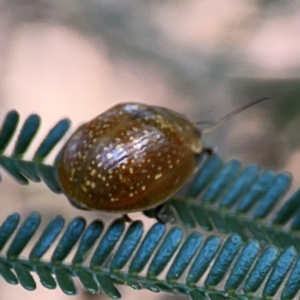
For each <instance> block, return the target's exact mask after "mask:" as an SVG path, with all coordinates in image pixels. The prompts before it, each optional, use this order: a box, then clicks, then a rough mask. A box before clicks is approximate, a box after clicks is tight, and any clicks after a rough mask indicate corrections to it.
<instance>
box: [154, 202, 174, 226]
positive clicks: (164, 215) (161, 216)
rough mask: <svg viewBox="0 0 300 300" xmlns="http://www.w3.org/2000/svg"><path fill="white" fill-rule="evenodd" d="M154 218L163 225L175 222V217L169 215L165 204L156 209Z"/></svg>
mask: <svg viewBox="0 0 300 300" xmlns="http://www.w3.org/2000/svg"><path fill="white" fill-rule="evenodd" d="M154 216H155V219H156V220H157V221H158V222H160V223H162V224H167V223H171V222H172V221H174V217H173V216H172V215H170V214H168V212H167V211H166V206H165V204H161V205H159V206H157V207H156V208H155V211H154Z"/></svg>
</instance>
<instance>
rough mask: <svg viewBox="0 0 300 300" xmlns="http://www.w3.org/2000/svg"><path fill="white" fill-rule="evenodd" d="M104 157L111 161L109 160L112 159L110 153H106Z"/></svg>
mask: <svg viewBox="0 0 300 300" xmlns="http://www.w3.org/2000/svg"><path fill="white" fill-rule="evenodd" d="M106 157H107V158H108V159H111V158H113V157H114V155H113V154H112V153H107V154H106Z"/></svg>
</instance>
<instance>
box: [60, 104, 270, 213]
mask: <svg viewBox="0 0 300 300" xmlns="http://www.w3.org/2000/svg"><path fill="white" fill-rule="evenodd" d="M265 99H267V98H263V99H259V100H256V101H254V102H251V103H249V104H247V105H245V106H243V107H241V108H239V109H237V110H235V111H233V112H232V113H230V114H229V115H227V116H226V117H224V118H223V119H221V120H220V121H219V122H217V123H215V124H213V126H211V127H210V128H207V129H204V130H200V129H199V128H198V127H197V123H194V122H192V121H191V120H189V119H188V118H187V117H186V116H184V115H181V114H179V113H176V112H175V111H172V110H170V109H167V108H163V107H158V106H150V105H146V104H140V103H121V104H118V105H116V106H114V107H112V108H110V109H109V110H107V111H106V112H104V113H102V114H101V115H99V116H98V117H96V118H95V119H93V120H91V121H90V122H88V123H86V124H84V125H82V126H81V127H79V128H78V129H77V130H76V131H75V132H74V134H73V135H72V136H71V137H70V138H69V140H68V141H67V143H66V144H65V146H64V148H63V150H62V156H61V160H60V162H59V165H58V180H59V183H60V186H61V188H62V190H63V192H64V193H65V195H66V196H67V197H68V199H69V200H70V202H71V203H72V204H73V205H74V206H76V207H78V208H81V209H88V210H100V211H106V212H111V213H125V214H126V213H130V212H135V211H144V210H148V209H150V208H154V207H157V206H159V205H160V204H162V203H164V202H166V201H167V200H168V199H169V198H170V197H171V196H173V195H174V194H175V193H176V192H177V191H178V190H179V189H180V188H181V187H182V186H183V185H184V184H185V183H186V181H187V180H188V179H189V178H190V177H191V176H192V175H193V173H194V171H195V170H196V167H197V164H196V157H197V156H199V155H200V154H201V153H202V152H203V151H204V150H205V148H204V146H203V144H202V142H201V134H202V133H203V132H208V131H210V130H212V129H214V128H215V127H216V126H219V125H220V124H221V123H223V122H225V121H227V120H228V119H230V118H231V117H232V116H234V115H236V114H237V113H239V112H240V111H242V110H244V109H246V108H247V107H250V106H252V105H254V104H256V103H258V102H261V101H263V100H265Z"/></svg>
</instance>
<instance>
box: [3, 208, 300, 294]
mask: <svg viewBox="0 0 300 300" xmlns="http://www.w3.org/2000/svg"><path fill="white" fill-rule="evenodd" d="M40 221H41V217H40V215H39V214H38V213H32V214H31V215H30V216H28V217H27V218H26V219H25V220H24V221H23V223H22V224H19V222H20V217H19V215H18V214H13V215H11V216H9V217H8V218H7V219H6V220H5V221H4V223H3V224H2V226H1V228H0V248H1V249H2V256H1V258H0V274H1V275H2V277H3V278H4V280H6V281H7V282H8V283H9V284H17V283H19V284H21V285H22V286H23V287H24V288H25V289H27V290H34V289H35V288H36V286H37V284H36V282H35V280H34V278H33V276H32V274H31V273H32V272H35V273H36V274H37V275H38V277H39V279H40V282H41V284H42V285H43V286H44V287H46V288H48V289H53V288H56V287H59V288H60V289H61V290H62V291H63V292H64V293H66V294H70V295H73V294H75V293H76V291H77V288H76V285H75V282H74V278H75V277H77V278H78V279H79V281H80V282H81V284H82V286H83V288H84V289H86V290H87V291H89V292H91V293H97V292H99V291H100V290H102V291H103V292H104V293H105V294H107V295H108V296H109V297H111V298H114V299H118V298H120V293H119V292H118V290H117V288H116V287H115V284H119V283H122V284H127V285H129V286H131V287H133V288H135V289H141V288H146V289H149V290H151V291H154V292H159V291H166V292H174V291H177V292H179V293H183V294H186V295H190V297H191V299H202V298H203V297H206V298H207V299H213V298H214V297H217V296H219V297H221V296H222V295H223V298H225V296H226V297H227V298H228V297H231V298H239V297H241V296H243V295H244V296H246V297H247V296H249V297H250V296H251V295H253V296H255V297H257V298H267V297H273V296H274V295H278V296H280V297H281V298H283V299H291V298H292V297H294V296H295V295H296V294H297V292H298V290H299V288H300V276H299V275H300V274H299V273H300V258H299V257H298V254H297V251H296V250H295V248H294V247H293V246H290V247H286V248H284V249H279V248H276V247H275V246H273V245H271V246H262V245H260V244H259V242H257V241H254V240H249V241H243V239H242V238H241V237H240V236H239V235H237V234H230V235H227V236H226V237H223V238H221V237H219V236H217V235H216V234H213V233H212V234H202V233H200V232H197V231H193V230H191V231H188V232H187V231H186V230H183V229H182V228H180V227H178V226H167V225H164V224H160V223H156V224H154V225H153V226H152V227H151V228H150V229H149V230H148V231H147V232H144V228H143V224H142V222H140V221H136V222H133V223H131V224H130V225H128V224H126V223H124V221H123V220H121V219H118V220H115V221H114V222H113V223H112V224H110V226H109V227H107V228H106V229H104V227H105V226H104V224H103V223H102V222H101V221H100V220H94V221H92V222H91V223H90V224H89V225H88V226H86V221H85V220H84V219H83V218H81V217H78V218H75V219H73V220H72V221H71V222H70V223H69V224H68V226H67V227H66V229H65V230H64V228H63V227H64V219H63V218H62V217H61V216H57V217H55V218H54V219H53V220H52V221H50V222H49V223H48V224H47V225H46V226H45V227H44V228H43V230H42V231H41V233H39V235H38V237H36V238H35V243H34V244H33V245H30V254H29V257H28V259H24V258H20V255H21V254H22V251H23V250H24V249H25V248H26V247H28V243H29V242H30V240H31V239H33V238H34V237H35V235H37V234H36V231H37V229H38V227H39V226H40ZM12 234H14V237H13V238H12V239H11V240H10V241H9V238H10V236H11V235H12ZM59 236H60V238H58V237H59ZM51 245H55V246H54V247H55V249H54V251H53V254H52V256H51V259H50V261H47V260H44V259H43V256H44V255H45V253H46V251H47V250H48V249H49V248H50V246H51ZM75 245H76V248H75V249H76V251H75V254H73V256H72V257H71V258H70V259H69V261H67V260H66V258H67V257H68V256H69V255H70V252H71V250H72V249H73V248H74V246H75ZM4 246H6V248H7V250H6V252H3V248H4ZM163 272H164V273H163ZM199 280H201V281H200V282H203V284H199ZM222 282H223V284H224V288H220V283H222ZM259 288H260V289H261V290H259ZM278 293H279V294H278ZM221 298H222V297H221Z"/></svg>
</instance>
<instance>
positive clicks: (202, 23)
mask: <svg viewBox="0 0 300 300" xmlns="http://www.w3.org/2000/svg"><path fill="white" fill-rule="evenodd" d="M0 3H1V4H0V7H1V10H0V55H1V60H0V91H1V97H0V105H1V109H0V120H3V117H4V115H5V114H6V113H7V112H8V111H9V110H11V109H16V110H17V111H19V112H20V114H21V122H22V121H23V120H24V119H25V118H26V117H27V116H28V115H29V114H30V113H37V114H39V115H41V117H42V120H43V123H42V128H41V130H40V132H39V134H38V137H37V139H36V141H35V143H33V145H32V147H31V148H30V151H29V152H28V155H27V157H28V158H30V155H32V154H33V151H34V149H36V146H37V145H38V142H39V141H40V140H41V138H43V136H44V135H45V134H46V132H47V131H48V130H49V129H50V127H51V126H52V125H54V124H55V123H56V122H57V121H58V120H59V119H60V118H62V117H66V116H67V117H69V118H70V119H71V120H72V122H73V129H74V128H76V126H78V124H80V123H82V122H84V121H87V120H89V119H91V118H93V117H94V116H95V115H97V114H100V113H101V112H103V111H104V110H106V109H108V108H109V107H111V106H112V105H114V104H116V103H118V102H122V101H136V102H145V103H150V104H156V105H163V106H166V107H170V108H172V109H174V110H177V111H179V112H182V113H186V114H189V115H190V116H191V117H193V118H194V119H195V120H217V119H218V118H220V117H222V116H223V115H225V114H227V113H228V112H230V111H231V110H232V109H234V108H236V107H237V106H240V105H242V104H245V103H246V102H248V101H251V100H255V99H257V98H260V97H263V96H270V97H271V100H269V101H267V102H265V103H263V104H260V105H258V106H256V107H254V108H251V109H249V110H248V111H246V112H243V113H242V114H241V115H239V116H237V117H236V118H235V119H233V120H231V121H230V122H228V123H226V124H225V125H224V126H222V127H221V128H219V129H217V130H216V131H214V132H211V133H210V134H208V135H207V136H205V137H204V140H205V143H206V144H207V145H210V146H212V147H217V148H218V152H219V154H220V155H221V156H222V157H223V158H225V159H230V158H233V157H236V158H239V159H241V161H242V162H243V163H245V164H248V163H251V162H256V163H259V164H260V165H261V166H262V167H263V168H273V169H275V170H278V171H280V170H287V171H289V172H291V173H292V174H293V176H294V183H293V188H296V187H298V186H299V184H300V172H299V168H300V151H299V149H300V136H299V132H298V128H299V126H300V118H299V115H300V56H299V53H300V39H299V36H300V3H299V1H288V2H287V1H268V0H266V1H250V0H228V1H222V0H185V1H178V0H173V1H168V0H161V1H155V0H153V1H147V0H140V1H137V0H128V1H121V0H86V1H80V0H77V1H69V0H65V1H58V0H53V1H47V0H44V1H35V0H25V1H20V0H12V1H8V0H2V1H1V2H0ZM1 173H2V175H3V183H2V184H1V185H0V193H1V201H2V206H1V211H0V220H1V221H2V220H3V219H4V218H5V217H6V216H7V215H8V214H9V213H11V212H14V211H18V212H20V213H22V214H24V215H26V214H27V213H29V212H31V211H32V210H36V211H39V212H41V213H43V215H44V216H45V218H44V221H43V222H45V223H46V222H47V220H49V219H51V218H52V217H53V216H55V215H56V214H63V215H64V216H66V217H67V218H72V217H73V216H75V215H79V214H80V215H84V216H86V217H87V218H90V219H92V218H95V217H97V216H98V214H96V213H85V212H84V213H83V212H79V211H78V210H76V209H73V208H70V205H69V204H68V203H67V201H66V200H65V198H64V197H63V196H57V195H54V194H52V193H51V192H49V190H47V188H45V186H43V185H42V184H30V186H29V187H22V186H19V185H18V184H17V183H15V182H14V181H13V180H11V179H10V178H9V177H8V176H6V175H5V174H3V172H1ZM121 291H122V293H123V299H140V298H141V297H143V299H145V300H146V299H164V300H166V299H175V297H174V296H172V297H171V296H168V295H163V294H158V295H157V294H153V293H151V292H148V291H139V292H137V291H133V290H131V289H130V288H126V287H121ZM41 297H55V299H57V300H62V299H71V298H69V297H68V296H66V295H64V294H63V293H62V292H60V291H59V290H55V291H49V290H46V289H44V288H42V287H41V286H40V285H39V287H38V289H37V291H35V292H28V291H25V290H24V289H23V288H21V287H20V286H9V285H7V284H6V283H4V281H3V280H2V279H0V300H6V299H14V298H18V299H20V298H22V299H23V300H25V299H31V300H32V299H41ZM72 299H108V298H107V297H105V296H103V295H101V294H100V295H94V296H92V295H88V294H87V293H85V292H83V291H82V290H81V289H79V295H78V296H76V297H73V298H72ZM178 299H179V298H178Z"/></svg>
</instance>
